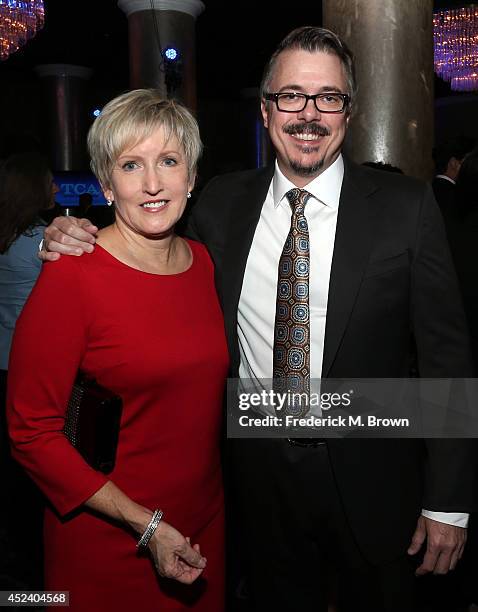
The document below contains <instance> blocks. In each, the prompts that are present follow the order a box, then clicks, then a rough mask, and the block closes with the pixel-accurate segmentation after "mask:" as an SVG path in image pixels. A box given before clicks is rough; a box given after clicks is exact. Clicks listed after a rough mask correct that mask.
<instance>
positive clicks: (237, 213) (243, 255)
mask: <svg viewBox="0 0 478 612" xmlns="http://www.w3.org/2000/svg"><path fill="white" fill-rule="evenodd" d="M273 172H274V168H273V167H267V168H261V169H260V170H257V171H256V172H254V173H251V174H250V175H249V176H248V177H247V178H246V180H244V182H243V183H242V184H241V185H239V186H238V187H237V189H236V190H235V192H234V193H233V194H230V195H231V197H232V200H233V202H232V206H231V210H232V212H231V216H230V223H229V226H228V229H227V232H226V235H225V238H224V258H223V263H222V272H221V279H220V284H221V295H222V298H223V308H224V318H225V323H226V330H227V333H228V339H229V349H230V352H231V362H232V365H233V367H234V364H235V361H236V359H238V345H237V308H238V305H239V297H240V295H241V290H242V282H243V279H244V272H245V269H246V263H247V258H248V256H249V251H250V249H251V244H252V239H253V238H254V232H255V230H256V226H257V223H258V221H259V217H260V214H261V210H262V205H263V204H264V200H265V198H266V195H267V191H268V189H269V185H270V182H271V180H272V175H273Z"/></svg>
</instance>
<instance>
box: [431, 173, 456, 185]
mask: <svg viewBox="0 0 478 612" xmlns="http://www.w3.org/2000/svg"><path fill="white" fill-rule="evenodd" d="M436 178H441V179H445V181H448V182H449V183H451V184H452V185H456V181H454V180H453V179H452V178H450V177H449V176H447V175H446V174H437V175H436Z"/></svg>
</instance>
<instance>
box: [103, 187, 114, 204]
mask: <svg viewBox="0 0 478 612" xmlns="http://www.w3.org/2000/svg"><path fill="white" fill-rule="evenodd" d="M103 195H104V196H105V198H106V199H107V200H109V201H110V202H113V201H114V199H115V196H114V195H113V192H112V191H111V189H110V188H108V189H103Z"/></svg>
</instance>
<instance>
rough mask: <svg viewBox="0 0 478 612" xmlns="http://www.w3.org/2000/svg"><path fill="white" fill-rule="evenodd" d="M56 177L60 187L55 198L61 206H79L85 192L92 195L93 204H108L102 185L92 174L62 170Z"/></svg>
mask: <svg viewBox="0 0 478 612" xmlns="http://www.w3.org/2000/svg"><path fill="white" fill-rule="evenodd" d="M54 178H55V183H56V184H57V186H58V189H59V192H58V193H57V195H56V198H55V200H56V202H57V203H58V204H60V205H61V206H78V204H79V203H80V196H82V195H84V194H89V195H90V196H91V197H92V201H93V204H100V205H101V204H106V200H105V198H104V196H103V192H102V191H101V188H100V185H99V183H98V181H97V179H96V178H95V177H94V176H93V175H92V174H86V173H85V174H79V173H76V172H61V173H58V174H55V177H54Z"/></svg>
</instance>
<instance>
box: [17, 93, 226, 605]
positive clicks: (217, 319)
mask: <svg viewBox="0 0 478 612" xmlns="http://www.w3.org/2000/svg"><path fill="white" fill-rule="evenodd" d="M201 146H202V145H201V141H200V138H199V132H198V127H197V124H196V122H195V121H194V119H193V118H192V116H191V115H190V113H189V112H188V111H187V110H186V109H185V108H183V107H182V106H180V105H179V104H178V103H176V102H173V101H165V100H162V99H161V98H160V97H159V96H158V94H157V93H156V92H155V91H153V90H136V91H132V92H129V93H126V94H123V95H121V96H119V97H117V98H115V99H114V100H112V101H111V102H110V103H109V104H107V105H106V106H105V107H104V109H103V111H102V113H101V115H100V116H99V117H98V119H96V121H95V122H94V124H93V126H92V128H91V130H90V133H89V135H88V148H89V152H90V156H91V160H92V161H91V164H92V168H93V171H94V172H95V174H96V176H97V177H98V179H99V181H100V183H101V185H102V188H103V190H104V194H105V197H106V198H107V199H108V200H109V201H110V202H114V206H115V213H116V216H115V222H114V223H113V225H111V226H109V227H107V228H105V229H104V230H102V231H101V232H100V233H99V235H98V241H97V248H95V251H94V253H92V254H89V255H87V256H86V257H83V258H75V257H65V258H62V259H61V260H60V262H58V263H55V264H47V265H45V266H44V270H43V271H42V274H41V275H40V277H39V280H38V283H37V285H36V287H35V289H34V291H33V292H32V295H31V298H30V300H29V301H28V303H27V304H26V306H25V309H24V312H23V314H22V317H21V319H20V321H19V323H18V326H17V331H16V334H15V339H14V344H13V351H12V366H11V371H10V373H9V423H10V435H11V439H12V444H13V449H14V454H15V457H16V458H17V459H18V460H19V461H20V462H21V463H22V464H23V465H24V467H25V468H26V469H27V471H28V472H29V473H30V474H31V476H32V477H33V479H34V480H35V481H36V482H37V484H38V485H39V486H40V488H41V489H42V490H43V491H44V492H45V494H46V495H47V497H49V499H50V501H51V502H52V504H53V506H54V508H55V509H54V510H53V509H52V510H49V511H48V512H47V514H46V518H45V549H46V554H45V561H46V585H45V588H46V589H50V590H62V589H63V590H69V591H70V609H72V610H74V611H76V610H81V611H86V610H88V611H90V610H91V611H95V610H98V611H100V610H101V611H102V612H107V611H109V610H111V611H113V610H115V611H116V610H134V609H137V610H141V612H149V611H151V612H152V611H154V612H162V611H163V610H182V609H185V608H188V609H189V608H192V609H194V610H198V611H199V610H201V611H204V612H206V611H207V612H212V611H214V612H216V611H220V610H222V608H223V567H224V563H223V493H222V484H221V469H220V457H219V444H218V441H219V433H220V424H221V402H222V393H223V386H224V380H225V376H226V372H227V366H228V359H227V349H226V341H225V337H224V331H223V324H222V317H221V312H220V308H219V303H218V300H217V297H216V293H215V289H214V278H213V266H212V263H211V261H210V259H209V256H208V255H207V252H206V250H205V248H204V247H203V246H201V245H199V244H197V243H195V242H192V241H185V240H183V239H182V238H179V237H178V236H177V235H176V234H175V233H174V227H175V225H176V223H177V221H178V220H179V219H180V217H181V215H182V214H183V212H184V209H185V206H186V201H187V198H188V197H189V194H190V191H191V189H192V187H193V185H194V180H195V172H196V165H197V160H198V157H199V154H200V152H201ZM98 246H99V248H98ZM52 296H55V297H54V299H52ZM53 337H54V338H55V344H57V345H60V346H61V349H60V351H58V352H57V351H55V353H54V354H51V353H50V352H49V350H48V346H49V345H50V343H51V341H52V338H53ZM32 338H35V340H34V342H33V341H32ZM78 370H81V371H82V372H84V373H85V374H86V375H88V376H89V377H93V378H95V379H96V381H97V382H98V383H99V384H101V385H103V386H105V387H107V388H108V389H110V390H111V391H113V392H114V393H116V394H118V395H120V396H121V397H122V399H123V415H122V420H121V428H120V433H119V443H118V449H117V456H116V465H115V468H114V470H113V472H112V473H111V474H110V475H109V477H106V476H105V475H104V474H101V473H99V472H95V471H94V470H93V469H92V468H90V467H89V466H88V465H87V464H86V463H85V461H84V460H83V459H82V458H81V456H80V455H79V454H78V453H77V452H76V450H75V449H74V448H73V447H72V446H71V445H70V444H69V442H68V440H67V439H66V437H65V436H64V434H63V433H62V430H63V426H64V417H65V406H66V404H67V401H68V396H69V393H70V390H71V387H72V384H73V381H74V378H75V376H76V373H77V371H78ZM22 372H23V373H24V372H29V374H28V377H27V376H25V375H24V374H23V375H22ZM157 510H161V511H162V513H163V518H162V520H160V521H159V524H158V520H157V519H158V516H159V513H158V512H157ZM149 536H151V538H150V540H149V543H148V549H149V552H150V555H144V554H141V551H140V552H139V554H138V553H137V549H136V546H135V540H136V542H138V541H142V542H143V541H145V540H148V537H149ZM140 548H142V547H140ZM203 555H204V557H203ZM206 559H207V561H206ZM155 568H156V570H155ZM162 577H167V578H170V579H173V580H164V579H163V578H162ZM192 583H194V584H192Z"/></svg>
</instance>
